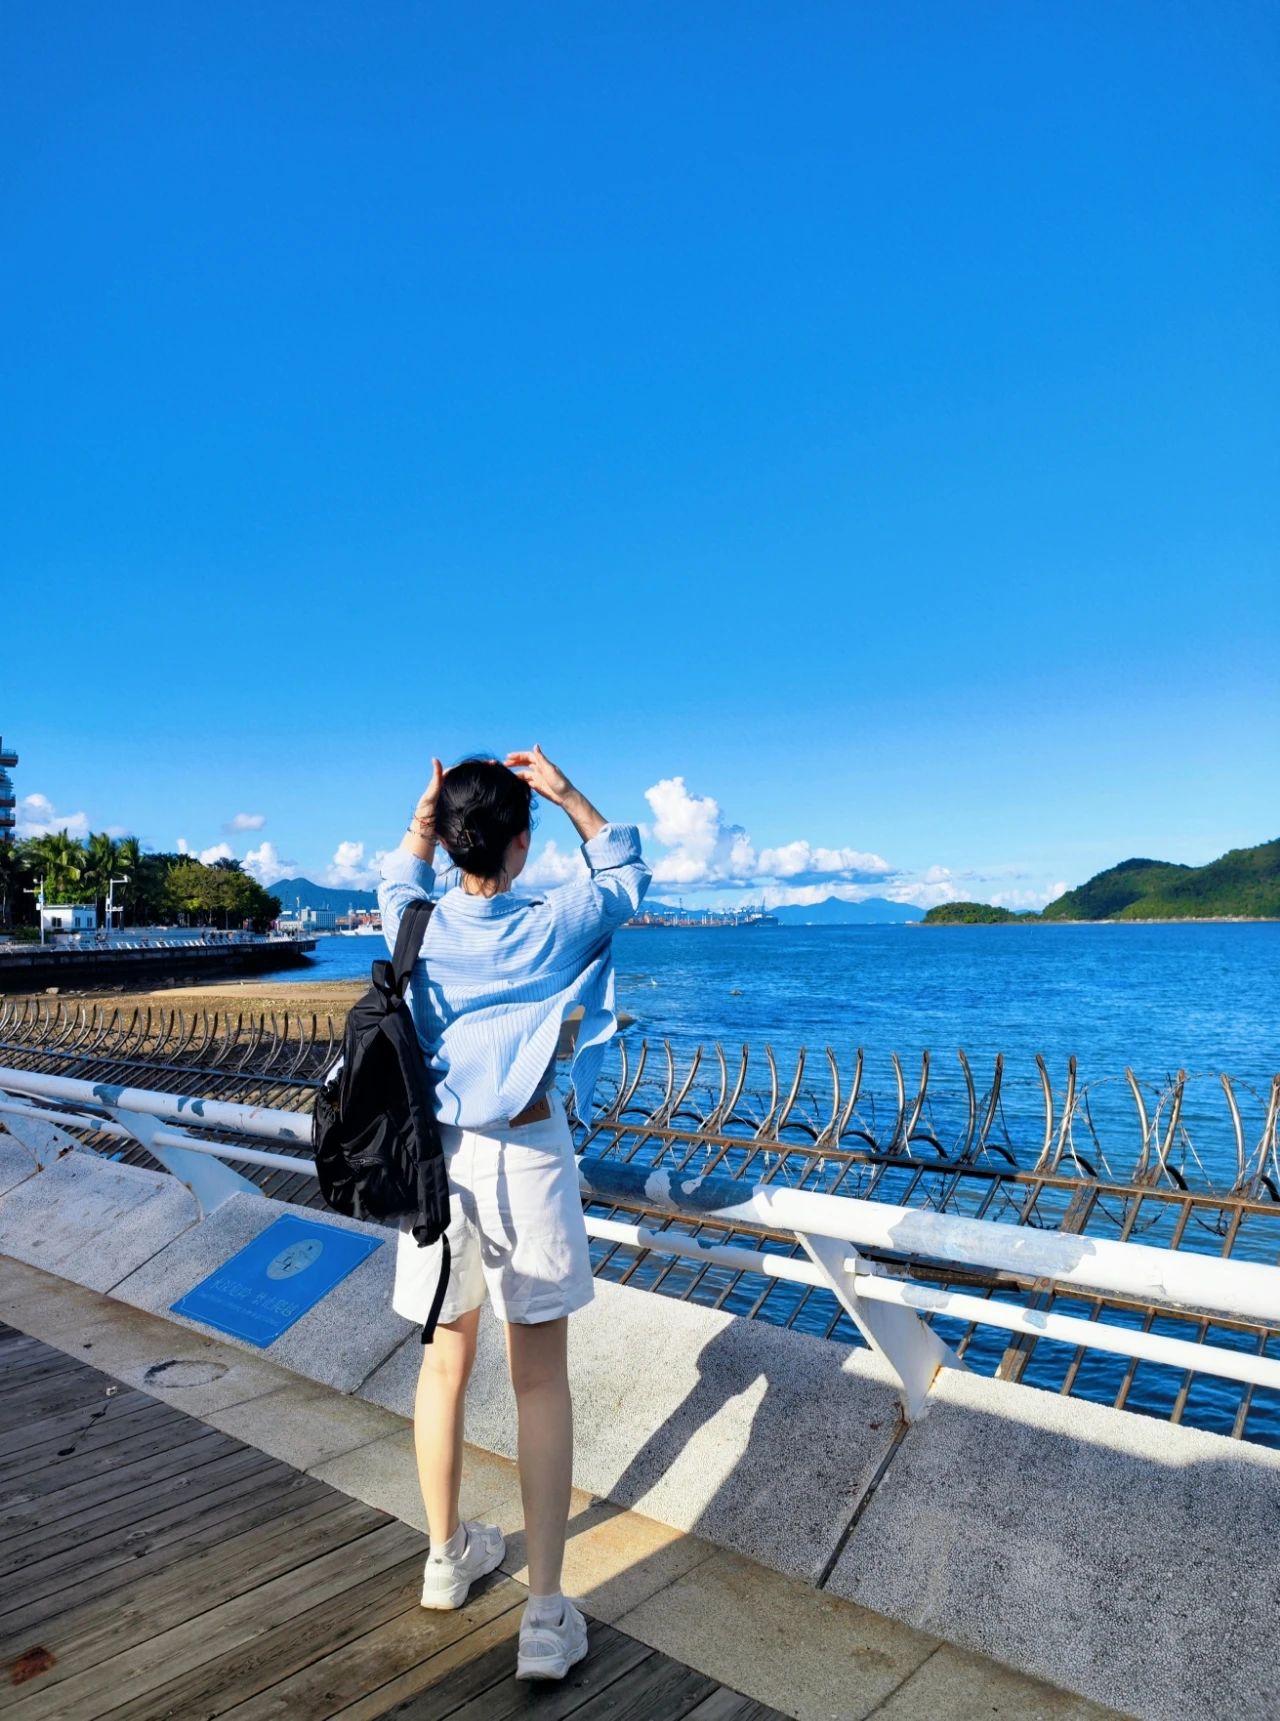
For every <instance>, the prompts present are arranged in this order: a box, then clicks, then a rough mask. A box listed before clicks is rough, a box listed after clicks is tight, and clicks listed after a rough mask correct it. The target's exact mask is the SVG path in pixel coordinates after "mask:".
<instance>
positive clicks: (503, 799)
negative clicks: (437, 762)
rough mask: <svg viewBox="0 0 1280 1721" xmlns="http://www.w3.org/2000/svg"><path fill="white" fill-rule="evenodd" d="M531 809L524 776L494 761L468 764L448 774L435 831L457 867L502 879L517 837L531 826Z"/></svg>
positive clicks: (457, 766)
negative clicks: (505, 862) (506, 860)
mask: <svg viewBox="0 0 1280 1721" xmlns="http://www.w3.org/2000/svg"><path fill="white" fill-rule="evenodd" d="M532 807H533V794H532V791H531V790H530V788H529V785H528V784H527V783H526V782H525V781H524V779H523V777H517V776H516V774H515V772H514V771H511V770H508V768H507V767H506V766H505V765H499V764H498V763H497V762H496V761H495V760H493V759H486V758H475V759H463V760H462V761H461V762H460V763H459V764H457V765H454V766H453V768H452V769H451V770H449V771H448V772H446V773H445V779H444V782H443V783H442V784H441V787H440V801H439V804H438V806H437V807H436V832H437V834H438V836H439V838H440V841H441V842H442V843H443V844H444V847H445V850H446V851H447V853H448V855H449V858H450V860H452V861H453V863H454V865H455V866H459V867H461V868H462V870H463V872H469V873H471V874H472V876H473V877H476V878H497V877H498V875H499V874H500V873H501V871H502V863H503V860H504V859H505V857H506V853H507V849H508V848H509V847H510V845H511V841H512V838H513V837H518V836H519V835H520V834H521V832H523V831H527V830H528V829H529V827H530V824H531V823H532V817H531V815H532Z"/></svg>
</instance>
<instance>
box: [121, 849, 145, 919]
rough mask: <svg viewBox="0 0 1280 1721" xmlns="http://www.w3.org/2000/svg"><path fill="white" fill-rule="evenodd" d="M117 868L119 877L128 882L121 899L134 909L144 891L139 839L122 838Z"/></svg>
mask: <svg viewBox="0 0 1280 1721" xmlns="http://www.w3.org/2000/svg"><path fill="white" fill-rule="evenodd" d="M116 867H117V869H118V872H119V876H120V877H121V878H124V879H127V880H128V883H127V884H126V885H125V887H124V889H123V890H122V891H121V892H120V899H121V901H123V902H125V903H127V904H128V905H129V907H130V908H134V907H135V906H136V904H137V901H138V897H139V894H140V893H141V889H142V844H141V843H140V842H139V841H138V839H137V837H121V839H120V845H119V847H118V848H117V849H116ZM121 919H122V921H123V916H121Z"/></svg>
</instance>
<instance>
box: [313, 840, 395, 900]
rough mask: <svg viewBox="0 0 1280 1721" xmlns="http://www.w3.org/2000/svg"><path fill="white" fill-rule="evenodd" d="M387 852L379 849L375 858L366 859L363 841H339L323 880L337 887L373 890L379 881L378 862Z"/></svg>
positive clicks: (322, 877) (322, 876)
mask: <svg viewBox="0 0 1280 1721" xmlns="http://www.w3.org/2000/svg"><path fill="white" fill-rule="evenodd" d="M385 853H386V850H385V849H378V850H377V851H376V852H375V854H374V856H373V859H372V860H368V861H366V859H365V858H364V844H363V843H356V842H345V843H339V844H338V846H337V848H336V849H335V850H334V851H333V859H332V860H331V861H330V862H329V864H328V866H327V867H326V868H325V869H324V872H323V874H322V875H321V881H322V882H323V883H324V884H328V885H332V886H334V887H335V888H337V889H341V888H342V887H343V886H346V888H347V889H349V890H372V889H373V887H374V885H375V884H377V882H378V862H379V861H380V860H381V859H382V857H383V855H384V854H385Z"/></svg>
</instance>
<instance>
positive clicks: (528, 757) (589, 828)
mask: <svg viewBox="0 0 1280 1721" xmlns="http://www.w3.org/2000/svg"><path fill="white" fill-rule="evenodd" d="M507 769H508V770H509V771H514V772H515V774H516V776H517V777H523V778H524V780H525V782H526V783H527V784H528V785H529V787H530V788H531V789H532V790H533V792H534V794H535V795H541V796H542V798H543V800H544V801H550V802H551V804H552V806H553V807H563V809H564V811H565V812H566V814H567V815H568V817H569V819H570V820H571V822H572V824H573V828H574V829H575V830H576V831H577V833H578V835H579V836H580V837H581V838H582V840H583V842H584V843H585V842H590V840H591V838H592V837H594V836H595V835H596V834H597V832H599V831H602V830H603V829H604V825H605V820H604V818H603V816H602V815H601V814H600V813H598V812H597V811H596V809H595V808H594V807H593V806H592V805H591V802H590V801H589V800H588V799H587V797H586V796H585V795H584V794H583V793H582V791H581V789H575V788H574V786H573V784H572V783H571V782H570V781H569V779H568V778H567V777H566V776H565V774H564V772H563V771H562V770H561V769H560V767H559V765H553V764H552V763H551V761H550V759H548V758H547V756H546V754H545V753H544V752H543V751H542V748H541V747H535V748H534V749H533V751H532V753H508V754H507Z"/></svg>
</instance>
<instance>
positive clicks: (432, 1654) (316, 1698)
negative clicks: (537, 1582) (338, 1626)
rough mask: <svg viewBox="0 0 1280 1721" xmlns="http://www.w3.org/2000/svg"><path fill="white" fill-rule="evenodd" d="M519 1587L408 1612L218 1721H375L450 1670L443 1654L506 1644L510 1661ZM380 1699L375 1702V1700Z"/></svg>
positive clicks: (506, 1582)
mask: <svg viewBox="0 0 1280 1721" xmlns="http://www.w3.org/2000/svg"><path fill="white" fill-rule="evenodd" d="M524 1599H525V1590H524V1586H523V1585H522V1584H517V1583H513V1582H512V1580H511V1579H510V1578H502V1579H501V1580H500V1581H499V1582H497V1583H494V1584H490V1585H489V1586H488V1587H486V1588H485V1589H483V1590H481V1591H480V1592H479V1593H478V1594H477V1593H475V1592H473V1593H472V1594H471V1595H470V1596H468V1598H467V1603H466V1606H465V1607H460V1608H457V1609H455V1610H454V1611H453V1612H451V1613H436V1612H432V1611H430V1610H428V1609H426V1608H422V1607H419V1606H418V1605H417V1594H416V1586H415V1593H414V1602H413V1606H412V1607H410V1608H408V1609H406V1610H405V1611H404V1612H402V1613H398V1614H396V1615H395V1617H394V1618H392V1619H389V1620H387V1621H386V1622H385V1624H383V1625H379V1626H377V1627H376V1628H375V1629H374V1630H372V1631H367V1632H365V1633H364V1634H363V1635H362V1636H361V1637H358V1638H356V1639H354V1640H353V1641H352V1642H350V1643H347V1644H345V1645H343V1647H342V1648H340V1649H335V1650H330V1651H329V1652H327V1653H323V1654H319V1655H315V1656H313V1657H312V1658H311V1659H310V1660H309V1662H308V1663H307V1664H306V1665H305V1666H301V1667H299V1669H298V1671H297V1672H296V1673H294V1674H292V1675H290V1676H289V1677H288V1678H285V1679H281V1680H279V1681H277V1683H276V1684H274V1685H272V1686H270V1687H269V1688H268V1689H264V1690H263V1691H261V1692H259V1693H258V1694H257V1695H256V1696H254V1697H250V1698H248V1699H247V1700H246V1701H244V1702H242V1703H238V1704H237V1705H236V1706H235V1707H234V1708H232V1709H228V1710H226V1711H225V1712H224V1713H223V1721H299V1718H300V1717H303V1716H305V1717H308V1718H311V1717H318V1716H322V1715H325V1716H327V1715H329V1714H331V1713H332V1712H333V1711H334V1709H335V1708H336V1707H337V1706H339V1705H342V1706H343V1707H342V1709H341V1713H342V1715H343V1716H344V1718H345V1721H374V1717H376V1716H378V1715H380V1714H382V1713H383V1712H384V1711H385V1710H386V1708H387V1707H388V1706H389V1705H390V1704H391V1703H394V1702H397V1701H399V1700H400V1699H401V1698H403V1697H410V1696H415V1695H416V1694H417V1693H418V1692H419V1691H421V1690H422V1689H423V1688H424V1687H425V1686H426V1685H429V1684H431V1683H432V1682H433V1681H435V1680H437V1679H440V1678H442V1677H443V1675H444V1674H445V1673H447V1672H449V1671H450V1670H451V1664H450V1663H449V1662H448V1657H447V1655H446V1653H445V1652H446V1651H449V1650H453V1651H454V1652H455V1653H456V1654H460V1655H462V1656H463V1657H464V1658H470V1657H471V1656H475V1655H480V1654H483V1653H484V1651H485V1650H486V1649H488V1648H489V1647H490V1646H491V1644H492V1643H493V1642H496V1641H505V1642H506V1643H508V1644H509V1645H510V1646H511V1654H512V1656H514V1655H515V1633H516V1630H517V1627H518V1626H519V1622H520V1614H519V1609H520V1608H521V1606H522V1605H523V1603H524ZM379 1694H381V1695H379Z"/></svg>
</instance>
